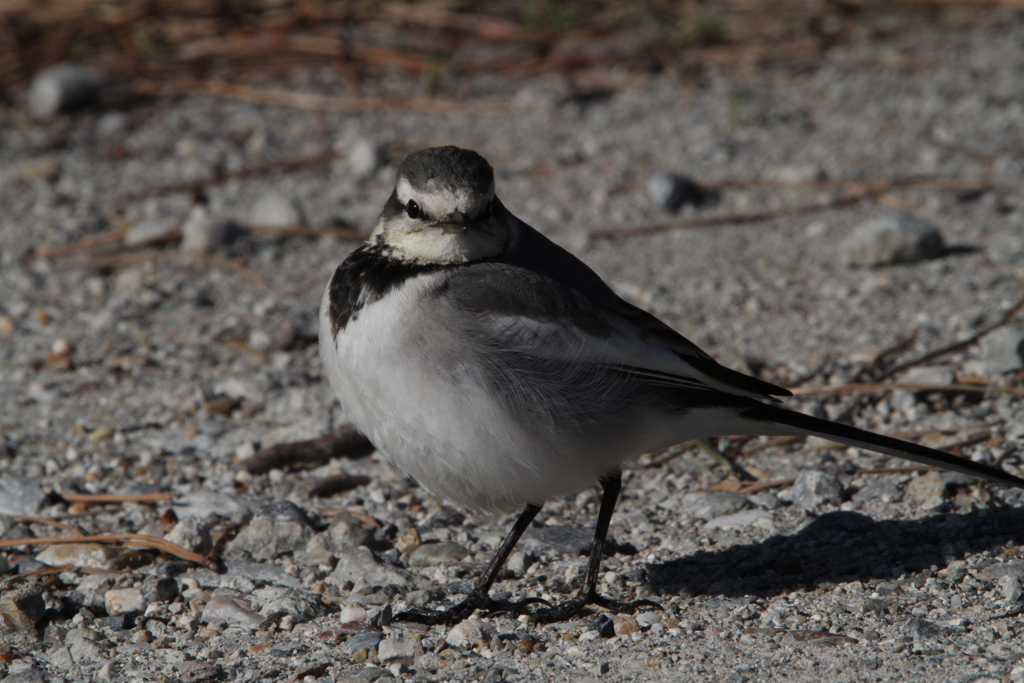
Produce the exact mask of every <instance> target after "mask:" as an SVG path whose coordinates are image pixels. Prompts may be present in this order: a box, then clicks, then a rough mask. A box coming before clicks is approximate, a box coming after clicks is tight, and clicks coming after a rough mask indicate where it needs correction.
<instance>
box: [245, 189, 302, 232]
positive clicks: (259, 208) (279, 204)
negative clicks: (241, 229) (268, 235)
mask: <svg viewBox="0 0 1024 683" xmlns="http://www.w3.org/2000/svg"><path fill="white" fill-rule="evenodd" d="M249 224H250V225H259V226H263V227H273V228H291V227H295V226H299V225H305V224H306V217H305V215H304V214H303V212H302V208H301V207H299V205H298V203H297V202H296V201H295V200H294V199H291V198H289V197H284V196H282V195H280V194H277V193H275V192H271V193H268V194H265V195H263V196H262V197H260V198H259V199H258V200H256V203H255V204H253V205H252V208H251V209H250V210H249Z"/></svg>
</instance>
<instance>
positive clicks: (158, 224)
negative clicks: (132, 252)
mask: <svg viewBox="0 0 1024 683" xmlns="http://www.w3.org/2000/svg"><path fill="white" fill-rule="evenodd" d="M172 235H174V226H173V225H171V223H170V221H166V220H160V219H156V220H142V221H139V222H137V223H134V224H133V225H132V227H130V228H128V232H127V234H125V236H124V243H125V244H126V245H128V246H130V247H142V246H145V245H147V244H155V243H158V242H163V241H165V240H169V239H171V236H172Z"/></svg>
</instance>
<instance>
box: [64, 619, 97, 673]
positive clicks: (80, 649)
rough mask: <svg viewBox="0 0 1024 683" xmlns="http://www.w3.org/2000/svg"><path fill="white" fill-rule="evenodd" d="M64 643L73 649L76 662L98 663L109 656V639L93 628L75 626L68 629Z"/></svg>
mask: <svg viewBox="0 0 1024 683" xmlns="http://www.w3.org/2000/svg"><path fill="white" fill-rule="evenodd" d="M64 644H65V645H67V646H68V650H70V651H71V658H72V659H74V660H75V664H78V665H79V666H81V665H82V664H98V663H100V662H102V661H103V660H104V659H106V658H107V648H106V645H107V640H106V639H105V638H104V637H103V636H101V635H100V634H99V633H96V632H95V631H93V630H92V629H87V628H73V629H71V630H70V631H68V634H67V637H65V639H64Z"/></svg>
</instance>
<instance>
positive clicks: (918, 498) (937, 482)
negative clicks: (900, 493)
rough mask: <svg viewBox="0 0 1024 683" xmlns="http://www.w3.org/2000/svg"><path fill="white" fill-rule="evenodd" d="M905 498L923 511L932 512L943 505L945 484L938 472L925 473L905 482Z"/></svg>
mask: <svg viewBox="0 0 1024 683" xmlns="http://www.w3.org/2000/svg"><path fill="white" fill-rule="evenodd" d="M905 493H906V496H907V498H909V499H910V500H911V501H912V502H914V503H915V504H916V505H918V506H919V507H921V508H923V509H925V510H934V509H937V508H939V507H941V506H942V505H943V501H944V499H945V494H946V482H944V481H943V480H942V477H941V476H939V474H938V472H925V473H924V474H922V475H921V476H919V477H916V478H914V479H911V480H910V481H909V482H907V486H906V488H905Z"/></svg>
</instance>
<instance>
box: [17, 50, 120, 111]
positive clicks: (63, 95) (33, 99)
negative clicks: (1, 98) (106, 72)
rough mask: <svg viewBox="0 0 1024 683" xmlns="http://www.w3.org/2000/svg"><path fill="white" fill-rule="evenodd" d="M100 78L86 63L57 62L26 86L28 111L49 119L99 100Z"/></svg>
mask: <svg viewBox="0 0 1024 683" xmlns="http://www.w3.org/2000/svg"><path fill="white" fill-rule="evenodd" d="M102 89H103V78H102V77H101V76H100V74H99V73H98V72H97V71H96V70H95V69H93V68H92V67H91V66H89V65H87V64H81V63H79V62H60V63H58V64H54V65H52V66H49V67H47V68H45V69H43V70H42V71H40V72H38V73H37V74H36V75H35V76H34V77H33V78H32V83H31V85H29V88H28V97H27V103H28V113H29V115H30V116H32V118H35V119H39V120H45V119H52V118H53V117H54V116H56V115H57V114H59V113H61V112H70V111H75V110H77V109H81V108H83V107H87V106H89V105H90V104H94V103H95V102H96V101H97V100H99V97H100V94H101V91H102Z"/></svg>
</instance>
